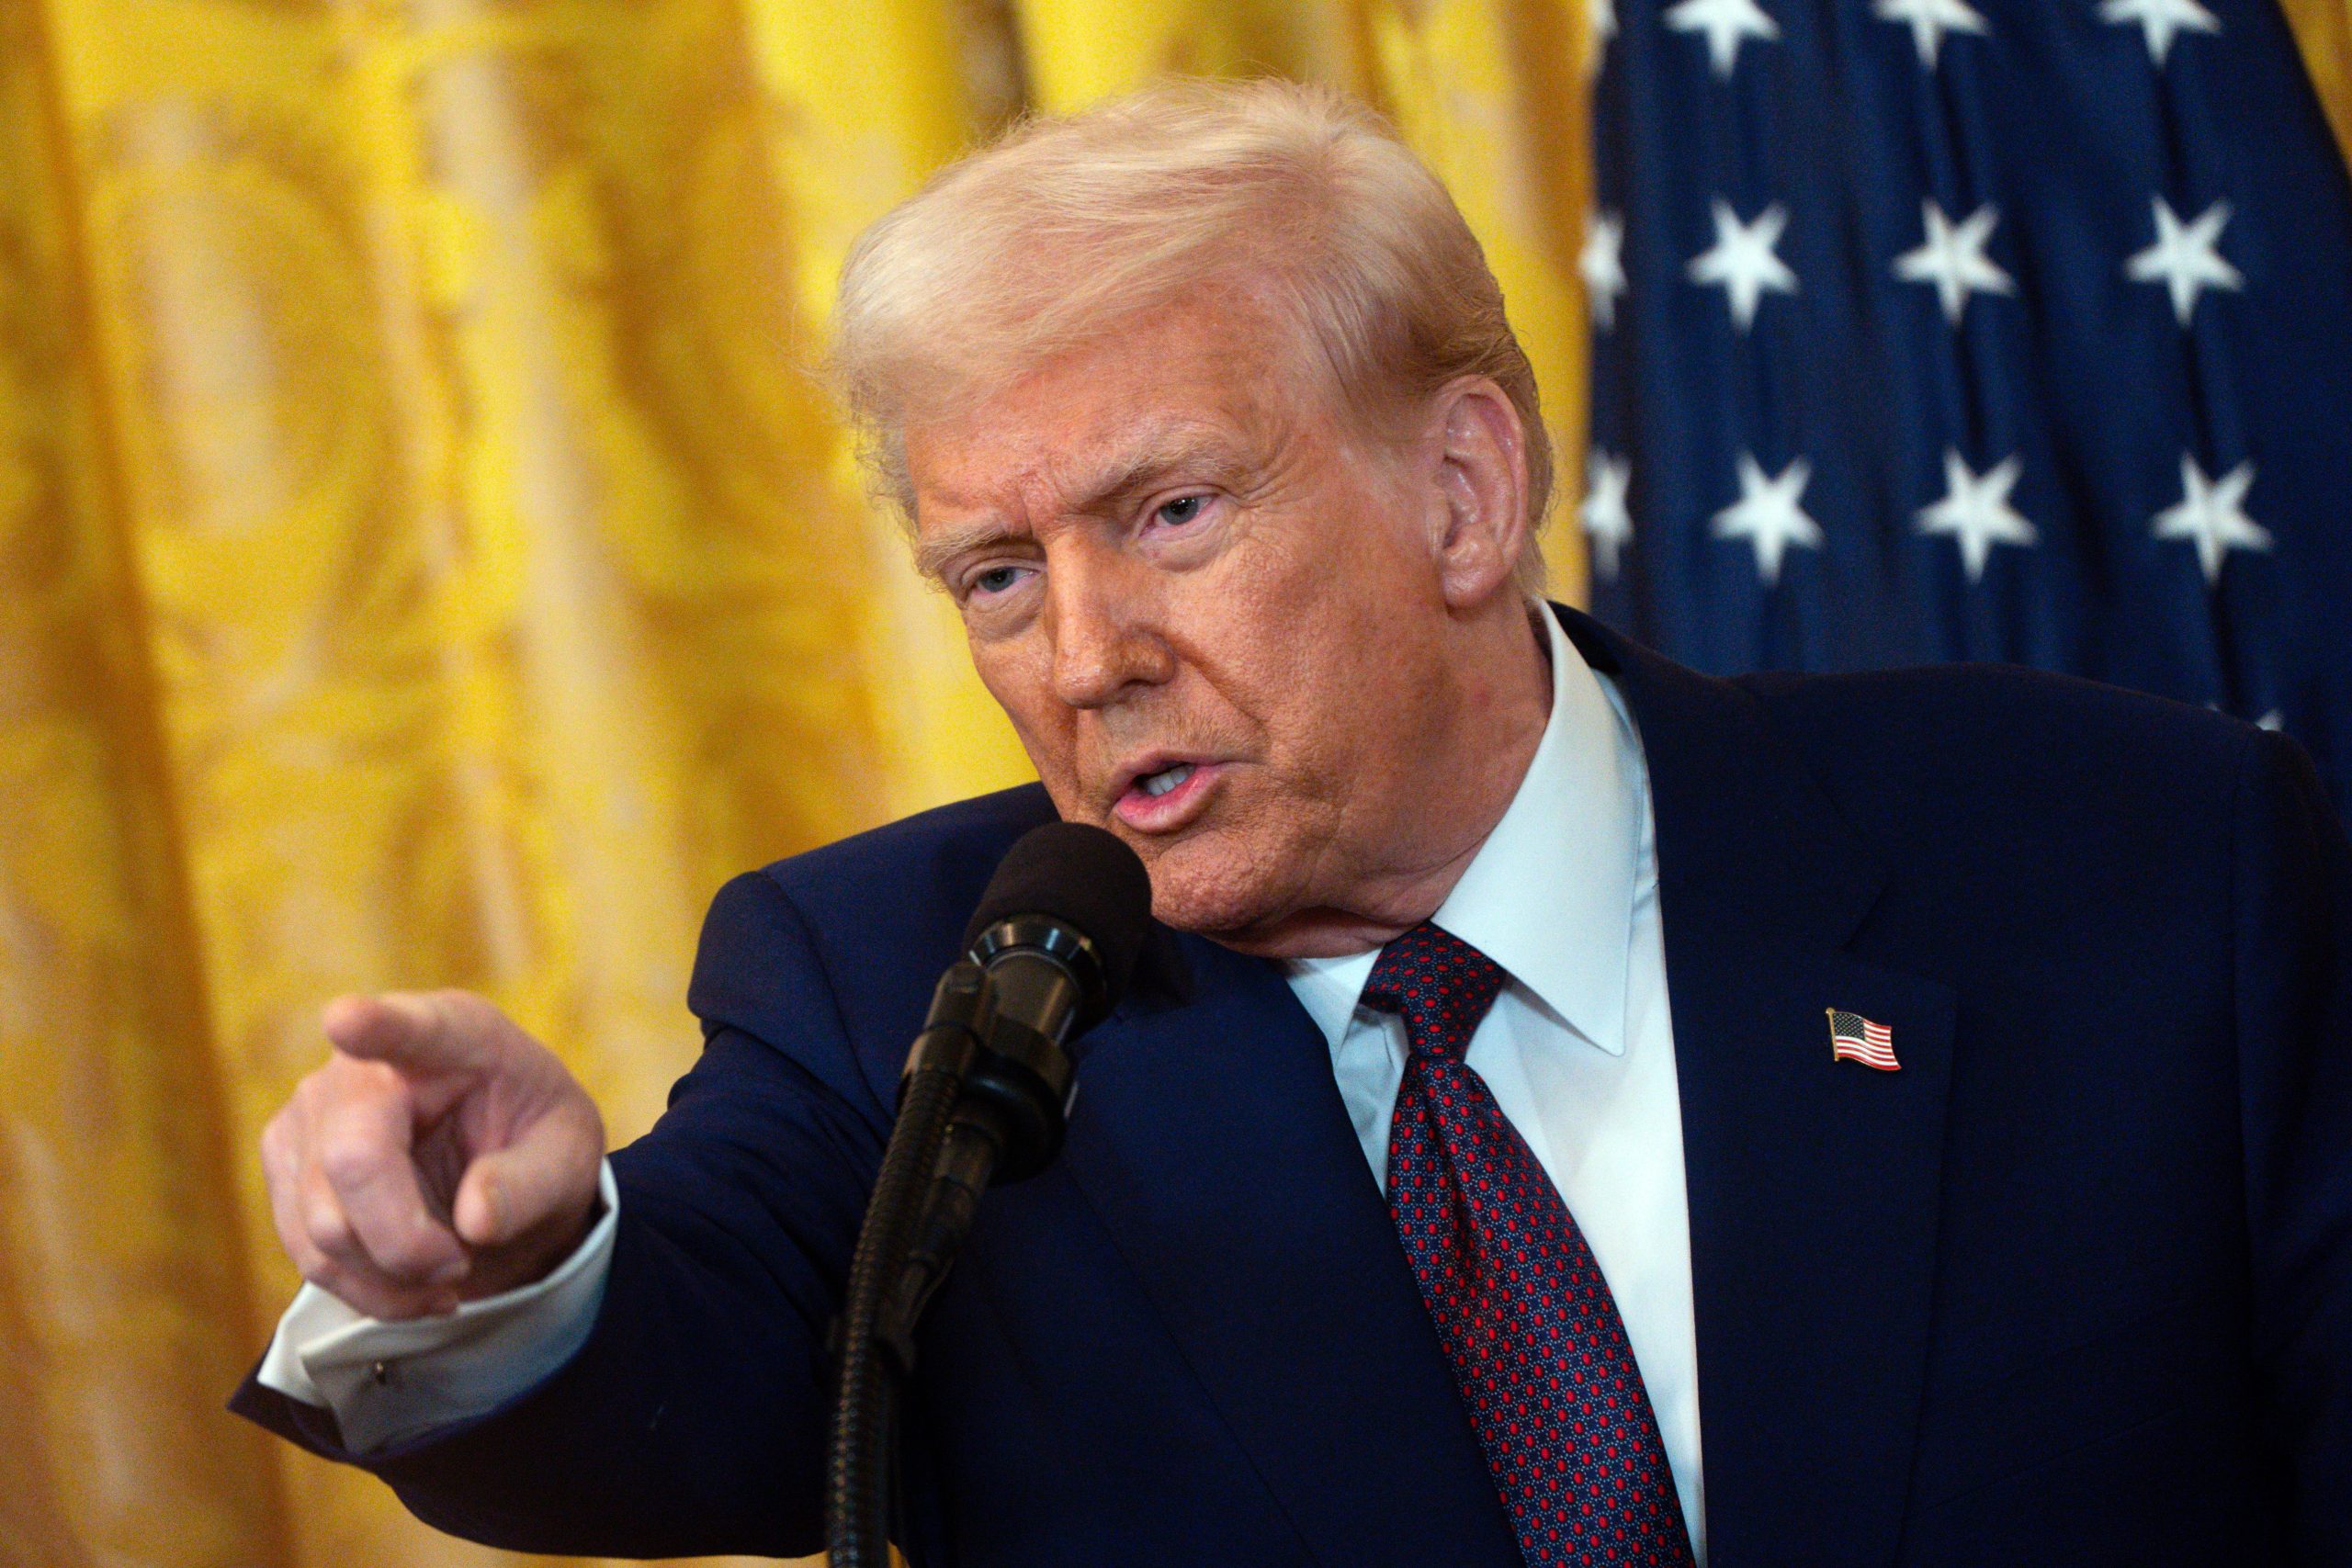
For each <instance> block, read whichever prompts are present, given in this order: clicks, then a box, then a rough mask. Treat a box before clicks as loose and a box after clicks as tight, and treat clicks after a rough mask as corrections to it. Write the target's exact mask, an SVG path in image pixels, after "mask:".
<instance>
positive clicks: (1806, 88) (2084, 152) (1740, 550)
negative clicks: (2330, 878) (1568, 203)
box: [1582, 0, 2352, 816]
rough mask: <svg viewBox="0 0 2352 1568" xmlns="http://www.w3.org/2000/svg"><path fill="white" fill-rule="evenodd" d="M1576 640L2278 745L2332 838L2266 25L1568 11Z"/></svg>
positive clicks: (2334, 164) (2275, 48)
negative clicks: (1576, 390)
mask: <svg viewBox="0 0 2352 1568" xmlns="http://www.w3.org/2000/svg"><path fill="white" fill-rule="evenodd" d="M1594 4H1595V6H1596V13H1595V20H1596V23H1597V29H1598V33H1599V40H1600V77H1599V81H1598V85H1597V89H1596V108H1595V142H1596V150H1597V159H1598V175H1599V185H1598V189H1599V197H1598V202H1597V207H1596V210H1595V211H1594V212H1593V214H1592V215H1591V220H1590V222H1589V227H1588V230H1587V238H1586V243H1585V247H1584V253H1583V257H1582V271H1583V275H1584V279H1585V283H1586V291H1587V297H1588V299H1589V305H1590V310H1591V317H1592V328H1593V332H1592V344H1593V420H1592V450H1591V452H1590V454H1589V458H1588V468H1587V474H1588V481H1587V488H1586V494H1585V498H1584V501H1583V502H1582V522H1583V525H1584V527H1585V528H1586V530H1587V532H1588V534H1589V540H1590V544H1591V560H1592V563H1593V596H1594V604H1595V608H1596V609H1597V610H1598V611H1599V612H1600V614H1601V615H1602V616H1603V617H1604V618H1606V619H1608V620H1610V621H1611V622H1613V623H1615V624H1616V625H1618V626H1621V627H1623V628H1624V629H1625V630H1627V631H1629V632H1631V633H1632V634H1633V635H1634V636H1635V637H1638V638H1639V639H1641V640H1643V641H1645V642H1647V643H1649V644H1651V645H1652V646H1655V647H1657V648H1658V649H1662V650H1663V651H1665V652H1667V653H1668V654H1669V655H1672V656H1674V657H1676V658H1679V659H1681V660H1684V661H1685V662H1688V663H1691V664H1695V665H1698V666H1699V667H1701V668H1702V669H1709V670H1713V671H1740V670H1749V669H1758V668H1777V669H1802V670H1838V669H1859V668H1867V667H1873V666H1883V665H1890V664H1902V663H1918V662H1930V661H1937V660H2001V661H2006V662H2012V663H2022V664H2030V665H2036V666H2039V667H2041V668H2044V669H2051V670H2061V671H2072V672H2075V673H2077V674H2084V675H2090V676H2093V677H2096V678H2098V679H2101V680H2106V681H2111V682H2117V683H2119V684H2123V685H2130V686H2136V687H2139V688H2141V689H2143V690H2146V691H2152V692H2156V693H2159V694H2164V695H2167V696H2171V697H2176V698H2179V699H2182V700H2185V701H2188V702H2192V703H2198V704H2202V705H2207V706H2211V707H2215V708H2218V709H2221V710H2222V711H2225V712H2228V713H2231V714H2233V715H2235V716H2238V717H2241V718H2244V719H2247V720H2251V721H2253V722H2256V723H2259V724H2262V725H2265V726H2267V727H2271V728H2284V729H2285V730H2287V731H2288V732H2290V734H2292V735H2294V736H2295V737H2296V738H2297V739H2300V740H2301V741H2302V742H2303V743H2304V745H2305V746H2306V747H2308V748H2309V749H2310V750H2311V751H2312V753H2313V755H2314V757H2315V758H2316V760H2317V761H2318V762H2319V764H2320V768H2321V771H2322V773H2324V775H2325V776H2326V777H2327V779H2328V780H2329V783H2330V787H2331V788H2332V789H2333V790H2334V791H2335V797H2336V800H2337V804H2338V806H2339V807H2342V808H2344V809H2346V814H2347V816H2352V632H2348V631H2347V630H2346V628H2347V627H2352V178H2347V175H2346V166H2345V162H2344V159H2343V157H2342V156H2341V154H2340V153H2339V152H2338V150H2337V147H2336V145H2335V142H2334V141H2333V140H2332V138H2331V137H2330V135H2329V132H2328V130H2327V126H2326V124H2325V121H2324V118H2323V117H2322V113H2321V110H2320V107H2319V104H2318V100H2317V97H2316V95H2315V94H2314V92H2313V89H2312V84H2311V81H2310V79H2309V77H2308V76H2307V75H2306V73H2305V72H2304V69H2303V66H2302V64H2301V60H2300V58H2299V57H2298V55H2297V53H2296V51H2295V47H2294V42H2293V39H2292V36H2291V35H2290V31H2289V29H2288V28H2287V25H2286V21H2285V19H2284V17H2282V16H2281V14H2280V13H2279V10H2278V5H2277V0H1615V3H1614V5H1613V6H1612V5H1611V4H1610V3H1609V0H1594Z"/></svg>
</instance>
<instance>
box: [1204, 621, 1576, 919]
mask: <svg viewBox="0 0 2352 1568" xmlns="http://www.w3.org/2000/svg"><path fill="white" fill-rule="evenodd" d="M1510 610H1511V613H1510V615H1508V617H1507V618H1501V619H1499V620H1498V623H1497V624H1496V625H1495V626H1492V627H1491V628H1489V629H1490V631H1491V636H1487V637H1481V638H1479V639H1478V643H1479V646H1476V647H1474V648H1473V649H1471V650H1470V657H1469V658H1468V659H1466V660H1464V662H1463V663H1462V664H1461V665H1459V666H1458V667H1457V671H1458V674H1457V679H1456V680H1455V681H1454V682H1453V691H1454V694H1455V696H1456V698H1457V700H1456V701H1455V702H1454V703H1453V705H1452V706H1453V713H1454V715H1455V720H1456V722H1455V723H1454V724H1453V726H1452V727H1451V730H1450V732H1449V735H1448V737H1447V740H1446V743H1445V744H1442V745H1440V746H1437V747H1433V748H1430V750H1429V752H1428V755H1429V756H1430V758H1431V759H1432V761H1433V763H1434V765H1433V766H1431V767H1430V768H1429V769H1428V770H1427V771H1426V773H1425V776H1426V777H1427V779H1428V780H1429V782H1430V789H1429V790H1428V792H1427V793H1426V794H1425V795H1422V796H1420V797H1419V799H1420V800H1422V801H1426V802H1429V803H1432V805H1433V807H1434V809H1431V808H1430V807H1422V806H1418V805H1417V806H1416V807H1415V809H1416V810H1417V811H1422V812H1423V813H1424V814H1425V818H1426V817H1429V816H1433V817H1434V818H1437V820H1436V821H1435V822H1434V823H1429V824H1427V825H1426V828H1425V830H1424V831H1423V832H1421V833H1419V834H1416V835H1415V848H1414V852H1411V853H1409V854H1408V855H1406V856H1404V857H1401V858H1400V859H1399V860H1398V861H1397V863H1383V864H1378V865H1374V866H1368V867H1362V868H1349V869H1348V870H1345V871H1342V872H1341V873H1340V874H1339V875H1337V876H1335V877H1333V878H1331V879H1330V880H1331V881H1332V882H1334V883H1336V884H1338V885H1339V886H1341V887H1342V888H1343V889H1344V891H1343V894H1342V896H1340V897H1335V898H1330V899H1329V900H1328V901H1325V902H1320V903H1316V904H1313V905H1311V906H1309V907H1307V908H1300V909H1296V910H1292V911H1289V912H1286V913H1284V914H1283V915H1281V916H1279V917H1277V918H1276V919H1272V920H1269V921H1267V922H1265V923H1264V924H1262V925H1256V926H1251V927H1250V928H1248V929H1246V930H1241V931H1210V932H1204V933H1203V934H1204V935H1207V936H1209V937H1210V938H1211V939H1212V940H1214V941H1216V942H1220V943H1222V944H1224V945H1225V946H1227V947H1230V948H1233V949H1235V950H1237V951H1238V952H1241V953H1250V954H1253V955H1255V956H1258V957H1262V958H1338V957H1343V956H1345V955H1347V954H1349V953H1365V952H1369V951H1371V950H1372V949H1374V948H1376V947H1381V946H1384V945H1385V944H1386V943H1387V942H1390V941H1392V940H1393V939H1395V938H1396V937H1397V936H1398V935H1400V934H1401V933H1403V932H1405V931H1409V930H1411V929H1412V928H1413V927H1415V926H1417V925H1419V924H1420V923H1421V922H1422V921H1423V920H1426V919H1429V918H1430V916H1432V915H1434V914H1436V913H1437V911H1438V908H1439V907H1440V906H1441V905H1442V904H1443V903H1444V902H1445V899H1446V896H1447V895H1448V894H1450V893H1452V892H1453V888H1454V886H1455V884H1457V883H1459V882H1460V881H1461V880H1462V876H1463V874H1464V872H1466V871H1468V870H1469V869H1470V863H1471V862H1472V861H1473V860H1475V859H1476V858H1477V854H1478V851H1479V850H1480V849H1481V848H1483V847H1484V846H1485V844H1486V842H1487V838H1488V837H1489V836H1490V835H1491V834H1492V833H1493V832H1494V830H1495V826H1496V824H1498V822H1500V821H1501V820H1502V819H1503V814H1504V813H1505V812H1506V811H1508V810H1510V803H1511V800H1512V798H1513V797H1514V796H1516V795H1518V793H1519V786H1520V784H1521V781H1523V780H1524V779H1525V778H1526V777H1527V770H1528V766H1529V764H1530V763H1532V762H1533V761H1534V760H1535V749H1536V747H1537V746H1538V745H1540V744H1541V743H1542V741H1543V739H1544V725H1545V723H1546V722H1547V721H1548V720H1549V719H1550V717H1551V712H1552V665H1551V659H1550V648H1551V644H1550V641H1549V634H1548V631H1547V629H1546V628H1545V627H1544V626H1543V625H1541V624H1540V623H1539V622H1537V621H1536V620H1535V619H1534V616H1536V615H1550V614H1551V612H1550V611H1549V610H1548V609H1545V608H1544V607H1543V606H1541V605H1536V606H1532V613H1531V614H1528V615H1521V614H1519V613H1518V606H1517V605H1516V604H1513V605H1512V606H1511V607H1510ZM1316 880H1317V881H1318V882H1319V881H1322V880H1324V879H1322V878H1317V879H1316Z"/></svg>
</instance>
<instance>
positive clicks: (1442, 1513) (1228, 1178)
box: [1066, 937, 1519, 1568]
mask: <svg viewBox="0 0 2352 1568" xmlns="http://www.w3.org/2000/svg"><path fill="white" fill-rule="evenodd" d="M1176 945H1177V946H1178V947H1180V948H1181V951H1182V960H1183V964H1184V965H1185V967H1186V968H1187V969H1189V971H1190V974H1189V976H1188V977H1187V978H1188V982H1189V983H1188V984H1186V985H1185V987H1184V991H1185V995H1184V996H1183V997H1182V998H1165V997H1163V998H1159V999H1158V1000H1156V1001H1155V1000H1153V999H1150V998H1146V999H1144V1000H1141V1001H1138V1002H1135V1003H1131V1004H1130V1005H1129V1006H1128V1007H1126V1008H1123V1009H1122V1010H1121V1011H1120V1012H1119V1013H1118V1014H1117V1015H1115V1016H1114V1018H1113V1019H1112V1020H1111V1021H1108V1022H1107V1023H1105V1024H1104V1026H1103V1028H1102V1029H1100V1030H1098V1031H1097V1032H1095V1034H1094V1035H1093V1036H1092V1038H1091V1043H1090V1045H1089V1046H1088V1047H1087V1050H1086V1055H1085V1058H1084V1062H1083V1066H1082V1072H1081V1077H1080V1084H1081V1089H1080V1108H1079V1111H1078V1113H1077V1114H1076V1115H1075V1116H1073V1117H1072V1119H1071V1122H1070V1129H1069V1146H1068V1152H1067V1155H1066V1158H1067V1159H1068V1162H1069V1172H1070V1174H1071V1177H1072V1178H1073V1179H1074V1180H1075V1181H1076V1183H1077V1185H1078V1187H1079V1189H1080V1191H1081V1192H1083V1193H1084V1194H1085V1196H1086V1198H1087V1201H1089V1202H1090V1203H1091V1204H1092V1205H1093V1206H1094V1207H1095V1209H1096V1210H1097V1211H1098V1212H1099V1213H1101V1215H1102V1216H1103V1221H1104V1222H1105V1224H1106V1225H1107V1227H1108V1229H1109V1231H1110V1234H1111V1235H1113V1236H1114V1237H1115V1238H1116V1242H1117V1245H1118V1246H1119V1247H1120V1249H1121V1250H1122V1252H1123V1253H1124V1254H1125V1258H1126V1259H1127V1261H1128V1262H1129V1264H1130V1265H1131V1266H1132V1267H1133V1268H1134V1269H1135V1270H1136V1273H1137V1275H1139V1276H1140V1277H1141V1279H1142V1280H1143V1281H1144V1283H1145V1286H1146V1288H1147V1289H1148V1291H1149V1292H1150V1293H1151V1295H1152V1297H1153V1299H1154V1302H1155V1304H1156V1305H1157V1307H1158V1308H1159V1312H1160V1314H1161V1315H1162V1317H1163V1318H1164V1320H1165V1321H1166V1323H1167V1325H1168V1326H1169V1328H1170V1332H1171V1333H1172V1334H1173V1335H1174V1337H1175V1338H1176V1340H1177V1342H1178V1344H1179V1345H1180V1346H1181V1348H1182V1351H1183V1353H1184V1355H1185V1357H1186V1359H1187V1360H1188V1361H1189V1363H1190V1364H1191V1366H1192V1369H1193V1372H1194V1373H1195V1375H1196V1376H1198V1378H1199V1379H1200V1381H1201V1382H1202V1384H1203V1385H1204V1388H1205V1390H1206V1392H1207V1393H1208V1396H1209V1398H1210V1399H1211V1400H1212V1401H1213V1402H1214V1403H1215V1404H1216V1407H1217V1409H1218V1410H1219V1411H1220V1413H1221V1414H1222V1415H1223V1416H1224V1418H1225V1420H1226V1422H1227V1425H1228V1426H1229V1427H1231V1428H1232V1431H1233V1433H1234V1436H1235V1438H1237V1440H1238V1442H1239V1443H1240V1445H1241V1447H1242V1448H1243V1450H1246V1451H1247V1452H1248V1454H1249V1455H1250V1460H1251V1461H1252V1462H1253V1463H1254V1464H1255V1466H1256V1468H1257V1470H1258V1472H1259V1474H1260V1475H1261V1476H1262V1477H1263V1478H1264V1481H1265V1483H1266V1485H1267V1487H1268V1489H1269V1490H1270V1491H1271V1492H1272V1494H1273V1495H1274V1496H1275V1498H1276V1499H1277V1501H1278V1502H1279V1503H1280V1505H1281V1506H1283V1509H1284V1510H1285V1511H1286V1512H1287V1513H1288V1515H1289V1517H1290V1518H1291V1519H1292V1521H1293V1522H1294V1523H1295V1526H1296V1527H1297V1529H1298V1531H1299V1534H1300V1536H1301V1538H1302V1539H1303V1540H1305V1541H1306V1543H1307V1545H1308V1547H1309V1549H1310V1550H1311V1551H1313V1553H1314V1555H1315V1556H1316V1558H1317V1560H1318V1561H1320V1562H1326V1563H1329V1564H1333V1565H1334V1568H1338V1565H1342V1564H1354V1563H1360V1562H1445V1563H1448V1564H1459V1565H1463V1568H1473V1565H1476V1564H1483V1563H1492V1564H1494V1565H1496V1568H1506V1565H1512V1564H1516V1563H1517V1562H1519V1554H1518V1550H1517V1548H1516V1546H1515V1544H1514V1543H1513V1540H1512V1538H1511V1534H1510V1524H1509V1522H1508V1521H1507V1519H1506V1517H1505V1516H1504V1514H1503V1510H1502V1505H1501V1502H1500V1500H1499V1499H1498V1497H1497V1495H1496V1494H1495V1490H1494V1484H1493V1482H1492V1481H1491V1480H1490V1479H1489V1477H1488V1475H1487V1468H1486V1464H1485V1461H1484V1459H1483V1457H1482V1456H1481V1454H1480V1452H1479V1450H1478V1446H1477V1440H1476V1437H1475V1435H1474V1434H1473V1432H1472V1430H1471V1427H1470V1423H1469V1418H1468V1416H1467V1415H1466V1414H1465V1413H1464V1409H1463V1405H1462V1402H1461V1400H1460V1398H1459V1397H1458V1396H1457V1395H1456V1393H1455V1392H1454V1387H1453V1376H1452V1373H1451V1372H1450V1371H1449V1370H1448V1368H1447V1366H1446V1363H1445V1359H1444V1355H1443V1352H1442V1349H1441V1348H1440V1347H1439V1345H1438V1341H1437V1336H1436V1332H1435V1330H1434V1329H1433V1328H1432V1327H1431V1325H1430V1320H1429V1315H1428V1314H1427V1312H1426V1311H1425V1310H1424V1309H1423V1307H1422V1305H1421V1301H1420V1296H1419V1292H1418V1290H1417V1289H1416V1287H1415V1285H1414V1283H1413V1279H1412V1275H1411V1272H1410V1270H1409V1269H1408V1266H1407V1264H1406V1261H1405V1256H1404V1250H1403V1248H1402V1247H1400V1246H1399V1245H1398V1243H1397V1235H1396V1232H1395V1230H1394V1228H1393V1226H1392V1224H1391V1222H1390V1219H1389V1214H1388V1210H1387V1205H1386V1204H1385V1201H1383V1200H1382V1198H1381V1196H1380V1191H1379V1189H1378V1187H1377V1186H1376V1185H1375V1184H1374V1181H1373V1179H1372V1172H1371V1170H1370V1169H1369V1168H1367V1167H1366V1165H1365V1163H1364V1157H1363V1149H1362V1147H1361V1145H1359V1144H1358V1143H1357V1141H1356V1137H1355V1133H1354V1130H1353V1128H1352V1127H1351V1125H1350V1123H1349V1121H1348V1116H1347V1111H1346V1109H1345V1107H1344V1105H1343V1104H1342V1102H1341V1101H1340V1092H1339V1089H1338V1086H1337V1084H1336V1083H1335V1082H1334V1081H1333V1078H1332V1076H1331V1062H1330V1054H1329V1048H1328V1046H1327V1045H1326V1044H1325V1043H1324V1040H1323V1037H1322V1035H1321V1033H1320V1032H1318V1031H1317V1029H1316V1027H1315V1025H1314V1023H1313V1022H1312V1021H1311V1020H1309V1019H1308V1018H1307V1016H1306V1010H1304V1009H1303V1008H1301V1007H1300V1006H1299V1005H1298V1001H1297V999H1296V998H1295V997H1294V996H1293V995H1292V994H1291V991H1290V987H1288V985H1287V984H1285V983H1284V981H1283V978H1282V977H1281V976H1280V974H1279V973H1278V972H1277V970H1276V969H1275V968H1274V967H1273V966H1272V964H1266V963H1263V962H1261V961H1259V960H1256V959H1250V958H1245V957H1242V956H1240V955H1238V954H1236V953H1230V952H1227V951H1226V950H1224V949H1222V948H1218V947H1216V946H1215V945H1214V944H1212V943H1209V942H1203V941H1200V940H1198V939H1196V938H1190V937H1187V938H1181V939H1177V942H1176Z"/></svg>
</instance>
